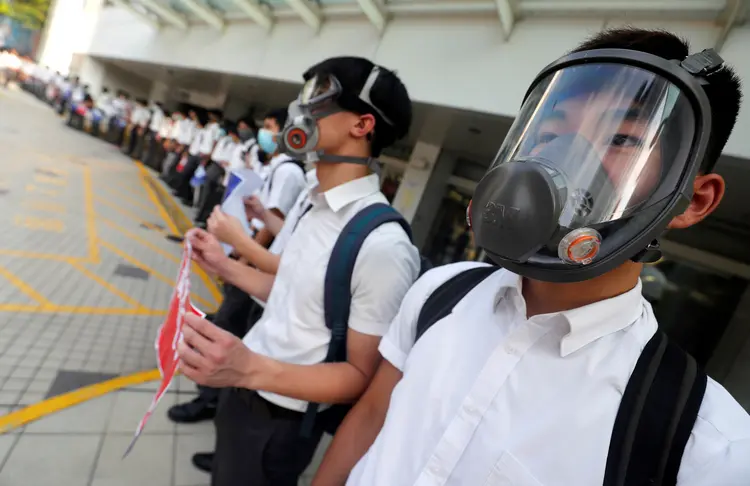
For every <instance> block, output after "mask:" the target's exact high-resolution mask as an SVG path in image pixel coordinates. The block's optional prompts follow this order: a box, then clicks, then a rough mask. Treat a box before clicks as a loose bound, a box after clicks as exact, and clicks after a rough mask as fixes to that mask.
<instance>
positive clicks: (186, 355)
mask: <svg viewBox="0 0 750 486" xmlns="http://www.w3.org/2000/svg"><path fill="white" fill-rule="evenodd" d="M183 332H184V336H185V339H184V341H183V342H181V343H180V344H179V346H178V347H177V352H178V354H179V356H180V370H181V371H182V373H183V374H184V375H185V376H187V377H188V378H190V379H191V380H193V381H194V382H196V383H198V384H199V385H206V386H211V387H214V388H225V387H233V386H234V387H242V386H245V385H247V384H249V382H250V381H252V379H251V375H252V374H253V371H254V370H256V369H257V368H258V365H259V364H260V362H261V361H262V360H263V358H262V357H261V356H260V355H258V354H256V353H253V352H252V351H250V350H249V349H248V348H247V347H246V346H245V344H244V343H243V342H242V340H241V339H240V338H238V337H236V336H235V335H233V334H231V333H229V332H227V331H225V330H223V329H221V328H219V327H218V326H216V325H214V324H212V323H210V322H208V321H207V320H205V319H202V318H200V317H198V316H187V318H186V319H185V327H184V329H183Z"/></svg>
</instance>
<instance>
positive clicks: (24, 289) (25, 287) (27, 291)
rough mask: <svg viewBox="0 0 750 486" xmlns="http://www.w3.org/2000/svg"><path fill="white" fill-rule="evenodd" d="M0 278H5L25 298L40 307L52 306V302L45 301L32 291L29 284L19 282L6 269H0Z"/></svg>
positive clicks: (40, 295)
mask: <svg viewBox="0 0 750 486" xmlns="http://www.w3.org/2000/svg"><path fill="white" fill-rule="evenodd" d="M0 276H2V277H3V278H5V280H7V281H8V282H10V283H11V284H12V285H13V286H15V287H16V288H17V289H18V290H20V291H21V293H22V294H24V295H25V296H26V297H28V298H30V299H31V300H33V301H34V302H37V303H39V305H40V306H47V305H52V302H50V301H49V300H47V299H46V298H45V297H44V296H43V295H42V294H40V293H39V292H37V291H36V290H34V289H33V288H32V287H31V286H30V285H29V284H27V283H26V282H24V281H23V280H21V279H20V278H18V277H16V276H15V275H13V274H12V273H11V272H9V271H8V270H7V269H5V268H3V267H0Z"/></svg>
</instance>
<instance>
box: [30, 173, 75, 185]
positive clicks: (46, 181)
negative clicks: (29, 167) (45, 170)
mask: <svg viewBox="0 0 750 486" xmlns="http://www.w3.org/2000/svg"><path fill="white" fill-rule="evenodd" d="M34 182H36V183H38V184H42V185H51V186H61V187H65V186H67V185H68V181H67V179H55V178H54V177H50V176H46V175H42V174H34Z"/></svg>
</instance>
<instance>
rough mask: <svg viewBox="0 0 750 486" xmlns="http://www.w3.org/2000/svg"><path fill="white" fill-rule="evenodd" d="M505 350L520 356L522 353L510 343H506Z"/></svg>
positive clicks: (512, 354)
mask: <svg viewBox="0 0 750 486" xmlns="http://www.w3.org/2000/svg"><path fill="white" fill-rule="evenodd" d="M505 352H506V353H508V354H510V355H511V356H518V355H519V354H520V353H519V352H518V349H517V348H516V347H515V346H511V345H510V344H506V345H505Z"/></svg>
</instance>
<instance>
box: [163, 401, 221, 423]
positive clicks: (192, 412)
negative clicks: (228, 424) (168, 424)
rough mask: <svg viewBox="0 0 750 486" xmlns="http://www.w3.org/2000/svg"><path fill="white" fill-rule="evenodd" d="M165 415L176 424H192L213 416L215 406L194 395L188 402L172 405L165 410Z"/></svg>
mask: <svg viewBox="0 0 750 486" xmlns="http://www.w3.org/2000/svg"><path fill="white" fill-rule="evenodd" d="M167 416H168V417H169V418H170V420H172V422H177V423H178V424H192V423H195V422H201V421H203V420H211V419H212V418H214V417H215V416H216V407H215V406H212V405H210V404H208V403H206V401H205V400H203V399H202V398H201V397H196V398H195V399H193V400H192V401H190V402H187V403H180V404H177V405H174V406H172V407H171V408H170V409H169V410H168V411H167Z"/></svg>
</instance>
